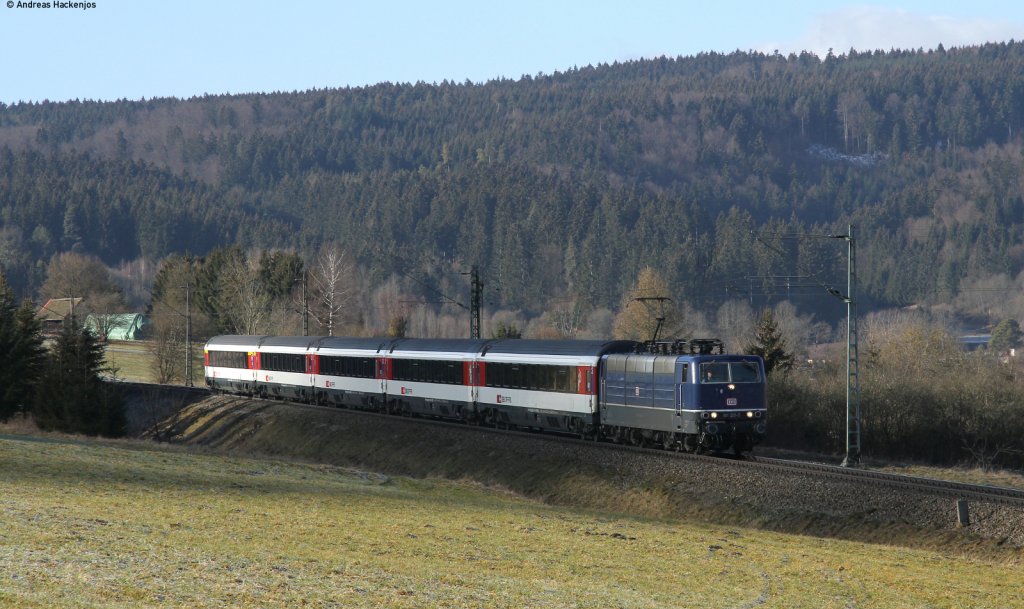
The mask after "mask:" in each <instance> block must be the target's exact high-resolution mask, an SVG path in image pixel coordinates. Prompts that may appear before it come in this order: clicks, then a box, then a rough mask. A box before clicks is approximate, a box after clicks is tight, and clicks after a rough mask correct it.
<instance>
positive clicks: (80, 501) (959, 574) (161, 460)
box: [0, 435, 1024, 609]
mask: <svg viewBox="0 0 1024 609" xmlns="http://www.w3.org/2000/svg"><path fill="white" fill-rule="evenodd" d="M0 606H2V607H136V606H159V607H223V606H228V607H302V606H310V607H481V608H483V607H486V608H491V607H516V608H521V607H601V608H612V607H636V608H641V607H642V608H652V607H744V608H749V609H753V608H755V607H777V608H783V607H785V608H787V609H790V608H797V607H808V608H814V609H823V608H831V607H835V608H846V607H871V608H888V607H907V608H911V607H913V608H918V607H922V608H923V607H951V608H952V607H956V608H961V607H972V608H973V607H992V608H1010V607H1022V606H1024V590H1022V588H1021V586H1020V565H1019V564H1014V563H1011V562H1003V561H991V560H985V559H979V558H972V557H962V556H961V557H957V556H950V555H944V554H941V553H936V552H930V551H923V550H908V549H903V548H898V547H890V546H881V545H867V544H859V543H852V542H844V541H836V540H827V539H817V538H811V537H801V536H793V535H783V534H775V533H765V532H760V531H756V530H749V529H742V528H725V527H715V526H706V525H701V524H695V523H685V522H664V521H652V520H643V519H635V518H629V517H624V516H618V515H609V514H600V513H587V512H581V511H573V510H569V509H565V508H554V507H549V506H546V505H544V504H541V503H538V502H535V501H531V500H526V499H523V498H520V497H517V496H514V495H511V494H509V493H505V492H501V491H500V490H496V489H487V488H482V487H480V486H478V485H475V484H472V483H468V482H457V481H456V482H453V481H444V480H434V479H427V480H413V479H405V478H388V477H384V476H380V475H375V474H372V473H367V472H361V471H356V470H351V469H344V468H337V467H330V466H320V465H311V464H304V463H294V462H287V461H277V460H259V459H250V458H240V457H229V456H221V455H212V454H194V453H189V452H186V451H185V450H183V449H175V448H161V447H157V446H155V445H150V444H144V443H100V442H93V441H82V440H77V439H67V438H62V437H34V436H14V435H3V436H0Z"/></svg>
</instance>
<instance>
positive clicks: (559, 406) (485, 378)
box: [206, 336, 767, 453]
mask: <svg viewBox="0 0 1024 609" xmlns="http://www.w3.org/2000/svg"><path fill="white" fill-rule="evenodd" d="M716 351H717V352H716ZM206 382H207V384H208V385H209V386H210V387H211V388H212V389H214V390H218V391H226V392H231V393H240V394H246V395H257V396H261V397H277V398H282V399H295V400H301V401H306V402H314V403H320V404H330V405H336V406H342V407H352V408H365V409H371V410H376V411H381V412H389V413H393V414H403V415H418V416H429V417H437V418H444V419H453V420H459V421H464V422H467V423H474V424H482V425H490V426H500V427H517V428H523V429H532V430H538V431H556V432H561V433H569V434H574V435H577V436H579V437H583V438H591V439H602V440H609V441H614V442H622V443H629V444H636V445H642V446H658V447H662V448H666V449H670V450H687V451H691V452H692V451H726V450H732V451H734V452H736V453H741V452H744V451H748V450H750V449H751V448H753V447H754V445H756V444H758V443H759V442H760V441H761V440H762V439H763V438H764V435H765V431H766V422H767V410H766V403H767V396H766V383H765V373H764V363H763V362H762V360H761V359H760V358H759V357H757V356H752V355H727V354H725V353H723V351H722V346H721V343H720V342H718V341H709V340H699V341H689V342H686V341H676V342H674V343H661V344H656V345H650V344H644V343H637V342H634V341H564V340H554V341H547V340H497V339H496V340H466V339H406V338H337V337H297V336H287V337H278V336H217V337H214V338H212V339H210V341H209V342H208V343H207V345H206Z"/></svg>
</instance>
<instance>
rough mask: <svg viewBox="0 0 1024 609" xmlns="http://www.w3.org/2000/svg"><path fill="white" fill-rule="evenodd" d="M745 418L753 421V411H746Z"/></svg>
mask: <svg viewBox="0 0 1024 609" xmlns="http://www.w3.org/2000/svg"><path fill="white" fill-rule="evenodd" d="M747 418H748V419H753V418H754V411H753V410H748V411H747Z"/></svg>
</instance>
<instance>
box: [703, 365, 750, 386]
mask: <svg viewBox="0 0 1024 609" xmlns="http://www.w3.org/2000/svg"><path fill="white" fill-rule="evenodd" d="M760 380H761V374H760V372H758V369H757V364H756V363H754V362H706V363H703V364H701V365H700V382H702V383H757V382H759V381H760Z"/></svg>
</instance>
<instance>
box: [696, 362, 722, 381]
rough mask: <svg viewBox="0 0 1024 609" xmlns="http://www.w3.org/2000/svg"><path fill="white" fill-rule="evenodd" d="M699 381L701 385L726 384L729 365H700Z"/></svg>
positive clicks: (714, 363) (715, 363)
mask: <svg viewBox="0 0 1024 609" xmlns="http://www.w3.org/2000/svg"><path fill="white" fill-rule="evenodd" d="M700 381H701V382H702V383H728V382H729V364H727V363H725V362H709V363H706V364H701V365H700Z"/></svg>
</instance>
